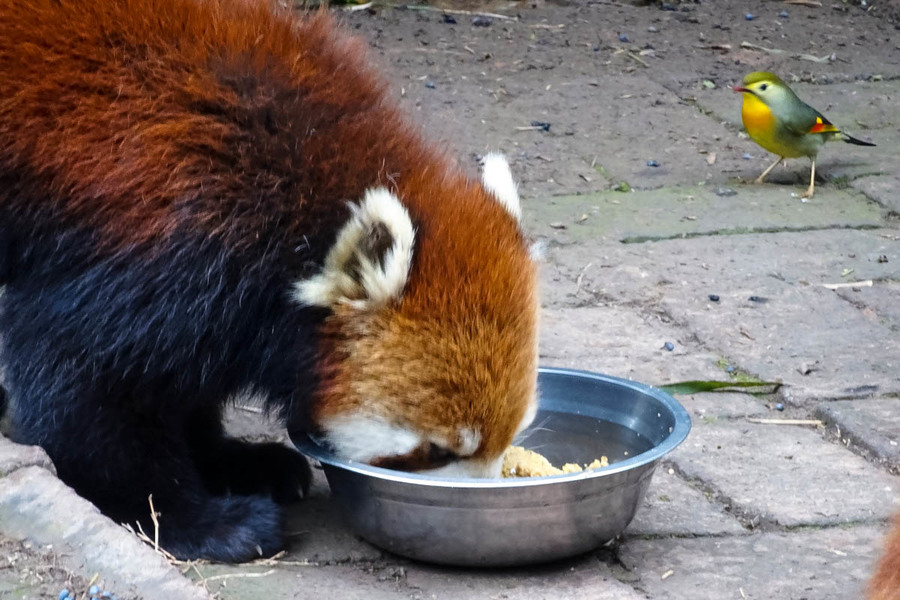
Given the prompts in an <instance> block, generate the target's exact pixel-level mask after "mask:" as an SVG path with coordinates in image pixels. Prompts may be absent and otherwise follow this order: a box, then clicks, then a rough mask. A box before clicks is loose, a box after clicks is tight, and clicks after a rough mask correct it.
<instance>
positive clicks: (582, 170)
mask: <svg viewBox="0 0 900 600" xmlns="http://www.w3.org/2000/svg"><path fill="white" fill-rule="evenodd" d="M497 4H499V3H494V5H493V7H494V8H496V5H497ZM525 4H529V5H530V4H539V5H540V6H538V8H529V7H527V6H523V5H525ZM567 4H569V5H567V6H563V5H555V4H547V5H543V4H542V3H520V4H519V8H518V9H517V10H518V13H519V14H520V15H521V19H520V20H519V21H509V22H507V21H501V20H495V21H494V22H493V24H492V25H491V26H490V27H484V28H482V27H477V28H476V27H472V26H471V25H470V24H469V21H468V20H467V18H466V17H464V16H458V17H457V20H458V24H456V25H452V24H447V23H445V22H444V20H443V19H442V18H441V17H440V15H439V14H436V13H426V12H415V11H402V10H393V9H385V10H382V11H379V12H378V13H377V14H369V13H366V12H365V11H363V12H361V13H354V14H353V15H351V16H348V17H347V18H346V19H347V22H348V23H349V25H350V26H351V27H354V28H357V29H358V30H359V32H360V33H361V34H362V35H366V36H367V37H368V38H369V39H370V41H371V43H372V46H373V48H374V49H375V60H376V62H379V64H380V65H381V66H382V67H383V68H385V69H386V70H387V72H388V73H389V74H390V75H391V77H392V81H393V82H395V83H396V85H395V86H394V87H395V88H396V91H397V93H398V96H400V97H401V98H402V101H403V102H404V103H405V104H406V105H407V106H408V107H409V108H410V110H411V111H412V112H413V113H414V114H416V115H417V118H418V119H419V120H420V121H421V122H422V124H423V125H424V126H425V127H426V128H427V130H428V132H429V134H431V135H434V136H435V137H439V138H442V139H446V140H448V143H449V144H450V145H451V147H453V148H454V151H455V152H456V154H457V155H458V156H461V157H465V158H463V159H462V160H463V162H464V163H466V166H467V167H472V168H474V159H473V158H472V157H473V156H474V155H478V154H483V153H484V152H486V151H487V150H489V149H497V148H499V149H501V150H503V151H505V152H507V153H508V154H509V156H510V157H511V160H512V166H513V170H514V172H515V174H516V176H517V177H518V178H519V180H520V181H521V190H522V193H523V202H524V209H525V213H526V219H527V227H528V229H529V232H530V233H531V234H532V235H533V236H534V238H535V239H536V240H538V241H539V242H540V243H541V244H542V245H543V246H544V247H545V249H546V258H545V262H544V265H543V268H542V284H543V290H542V293H543V298H544V302H543V304H544V310H545V312H544V317H543V337H542V345H541V361H542V363H543V364H546V365H558V366H568V367H576V368H581V369H589V370H595V371H601V372H604V373H609V374H612V375H617V376H623V377H629V378H633V379H636V380H640V381H643V382H646V383H651V384H664V383H670V382H675V381H682V380H692V379H728V378H730V377H752V378H757V379H761V380H767V381H780V382H783V383H784V384H785V385H784V386H783V387H781V388H780V389H779V390H778V392H777V393H775V394H770V395H752V394H742V393H733V392H729V393H716V394H712V393H709V394H696V395H691V396H681V397H679V400H680V401H681V402H682V403H683V404H684V405H685V406H686V408H687V409H688V410H689V412H690V413H691V416H692V418H693V430H692V433H691V435H690V436H689V438H688V439H687V440H686V441H685V443H684V444H683V445H682V446H681V447H680V448H678V449H677V450H676V451H675V452H673V453H672V454H671V455H670V456H669V457H668V458H667V460H666V461H665V463H664V464H663V465H662V467H661V468H660V469H658V470H657V472H656V474H655V475H654V478H653V481H652V483H651V486H650V490H649V492H648V494H647V497H646V499H645V502H644V504H643V506H642V507H641V509H640V511H639V512H638V514H637V516H636V517H635V519H634V521H633V522H632V523H631V525H630V526H629V527H628V529H627V530H626V531H625V533H624V534H623V535H622V536H621V537H620V539H618V540H616V541H615V542H614V543H612V544H610V545H609V546H608V547H606V548H601V549H598V550H597V551H596V552H593V553H589V554H588V555H585V556H581V557H578V558H575V559H571V560H566V561H561V562H559V563H556V564H551V565H545V566H541V567H532V568H528V569H510V570H489V571H487V570H486V571H479V570H462V569H448V568H442V567H434V566H430V565H424V564H418V563H414V562H409V561H406V560H403V559H400V558H397V557H395V556H391V555H388V554H385V553H383V552H381V551H380V550H378V549H376V548H374V547H372V546H370V545H368V544H366V543H365V542H362V541H360V540H359V539H357V538H355V537H354V536H353V534H352V533H351V532H349V531H348V530H347V529H346V528H345V527H344V525H343V524H342V521H341V518H340V515H339V514H336V512H335V510H334V508H333V507H332V505H331V504H330V503H329V501H328V488H327V484H326V483H325V481H324V478H323V477H322V475H321V472H317V473H316V479H315V482H314V486H313V489H312V493H311V497H310V498H308V499H307V500H306V501H305V502H304V503H302V504H301V505H300V506H298V507H297V508H296V509H295V510H294V511H293V512H292V514H291V518H290V523H289V531H290V534H291V543H290V547H289V549H288V551H287V552H286V553H285V554H284V555H282V556H280V557H278V558H277V560H269V561H260V562H258V563H252V564H249V565H240V566H231V565H209V564H198V565H193V566H183V565H179V566H178V567H177V568H176V567H174V566H170V565H167V564H166V563H165V561H163V560H162V559H160V558H159V557H158V556H157V555H156V554H155V553H154V552H153V551H152V549H150V548H149V547H147V546H144V545H142V544H140V543H139V542H137V541H136V540H135V539H134V538H133V537H132V536H131V535H130V534H128V533H127V532H125V531H124V530H123V529H122V528H120V527H119V526H117V525H115V524H113V523H111V522H109V521H108V520H106V519H105V518H104V517H102V516H101V515H99V514H98V513H97V512H96V511H95V510H94V509H93V508H92V507H91V506H90V505H89V504H87V503H86V502H84V501H82V500H80V499H79V498H77V496H75V495H74V494H73V493H72V492H71V490H68V489H67V488H65V486H63V485H61V484H60V483H59V482H58V480H56V479H55V478H54V477H53V470H52V465H51V464H50V463H49V461H48V460H47V459H46V456H45V455H43V453H42V452H41V451H39V450H37V449H31V448H24V447H17V446H14V445H13V444H11V443H9V442H6V441H3V440H0V540H2V539H3V538H10V539H15V540H18V539H29V540H31V542H32V543H35V544H38V545H40V546H42V547H46V546H48V545H52V548H50V549H49V550H48V551H49V552H51V553H53V554H54V555H55V556H56V557H57V558H58V560H59V561H60V563H61V564H63V565H65V566H66V567H67V568H69V569H70V570H72V571H74V572H76V573H80V574H81V575H82V576H83V577H85V578H86V579H87V578H90V577H91V576H92V575H93V574H94V573H99V574H100V576H101V578H102V579H103V580H104V581H105V582H106V583H107V587H108V588H109V589H114V590H117V591H118V592H120V597H127V596H128V595H129V594H130V595H132V596H134V597H142V598H155V597H165V598H168V599H173V598H174V599H180V598H202V597H209V596H208V594H212V595H215V596H216V597H218V598H222V599H228V600H230V599H234V600H238V599H245V598H248V599H249V598H312V599H318V598H325V597H329V596H334V597H340V598H342V599H348V600H349V599H354V598H366V599H374V600H380V599H400V598H409V599H420V598H421V599H429V598H438V599H442V598H447V599H453V600H456V599H468V598H472V599H476V598H478V599H485V598H498V599H499V598H503V599H512V600H515V599H522V600H525V599H528V600H538V599H542V598H553V599H554V600H570V599H580V598H584V599H591V600H596V599H599V600H604V599H610V600H612V599H616V600H636V599H653V600H669V599H671V600H676V599H688V598H690V599H692V600H723V599H730V598H733V599H735V600H744V599H757V600H763V599H765V600H769V599H778V600H801V599H808V600H814V599H815V600H847V599H854V598H860V597H861V593H862V589H863V586H864V584H865V581H866V579H867V577H868V576H869V573H870V571H871V568H872V565H873V563H874V561H875V560H876V558H877V556H878V553H879V544H880V539H881V536H882V535H883V533H884V531H885V527H886V520H887V519H888V517H889V516H890V515H891V514H892V513H893V512H894V511H896V510H898V508H900V300H898V299H900V220H898V219H900V215H898V213H900V169H898V165H900V135H898V133H900V116H898V113H897V110H896V107H897V103H898V99H900V32H898V31H897V30H896V29H895V28H894V27H893V25H891V24H888V23H886V22H885V21H884V20H883V19H879V18H878V17H877V15H875V16H873V15H871V14H868V15H867V14H865V13H864V12H862V11H861V10H860V9H858V8H856V7H852V6H848V5H843V4H838V5H837V6H835V7H831V6H824V7H819V8H804V7H799V6H793V5H784V4H783V3H780V2H777V3H776V2H762V1H752V0H750V1H747V2H741V3H738V2H730V1H724V0H723V1H722V2H716V3H704V4H697V5H685V6H682V7H681V9H679V10H676V11H663V10H659V9H658V8H656V7H633V6H625V5H617V4H614V3H612V2H575V3H567ZM709 4H714V6H709ZM825 4H828V3H827V2H826V3H825ZM785 6H787V8H788V10H789V11H790V14H791V16H790V17H789V18H777V13H778V12H779V11H780V10H782V8H784V7H785ZM746 12H752V13H754V15H756V19H755V20H754V21H752V22H748V21H746V20H745V19H744V14H745V13H746ZM507 14H516V10H513V11H511V12H508V13H507ZM651 28H653V29H655V30H656V31H651ZM623 31H626V32H629V33H630V36H631V40H632V42H631V46H629V45H628V44H624V43H619V42H617V41H616V39H617V37H616V36H617V35H619V33H620V32H623ZM773 31H774V32H781V33H777V34H776V33H772V32H773ZM742 41H749V42H751V43H754V44H757V45H760V46H765V47H768V48H781V49H783V50H784V53H782V54H772V53H761V52H759V51H754V50H748V49H742V48H740V44H741V42H742ZM712 43H717V44H722V45H724V44H727V45H729V48H730V50H728V51H725V50H711V49H709V45H710V44H712ZM868 43H871V45H867V44H868ZM648 45H652V48H648V47H647V46H648ZM623 47H624V48H626V51H624V52H618V50H620V49H621V48H623ZM628 48H631V54H633V55H634V56H637V57H638V58H639V59H641V60H640V61H638V60H635V59H633V58H628V56H627V55H628V51H627V50H628ZM642 50H644V51H646V50H653V52H643V53H642V52H641V51H642ZM832 50H833V51H834V52H835V54H836V56H837V59H836V60H834V61H829V62H826V63H824V64H822V63H817V62H814V61H809V60H807V59H804V58H798V57H799V56H800V55H801V53H808V54H810V55H814V56H822V55H825V54H826V53H827V52H828V51H832ZM641 62H644V63H647V66H646V67H642V66H641ZM757 68H771V69H777V70H778V71H779V72H780V73H781V74H782V76H784V77H785V78H786V79H789V78H790V75H795V76H796V79H797V82H796V84H795V85H794V87H795V89H796V90H797V91H798V93H799V94H800V95H801V96H802V97H804V98H806V99H807V100H808V101H809V102H810V103H811V104H813V105H814V106H817V107H819V108H820V109H821V110H823V112H825V113H826V114H827V115H828V116H829V117H830V118H831V119H832V120H834V121H835V122H839V123H846V124H847V125H846V127H847V129H848V130H850V131H851V132H852V133H854V135H859V136H861V137H866V138H867V139H871V140H873V141H875V142H876V143H877V144H878V147H877V148H857V147H852V146H845V145H843V144H834V145H830V146H828V147H826V149H825V150H824V151H823V153H822V160H821V162H820V165H819V166H820V169H819V171H820V173H823V174H825V175H827V177H828V180H827V181H824V182H822V183H820V184H819V185H818V188H817V192H816V196H815V198H814V199H813V200H812V201H810V202H807V203H803V202H801V201H800V200H799V199H797V198H795V197H792V193H793V192H800V191H802V190H803V189H804V188H805V183H804V179H805V178H806V177H807V176H808V171H807V170H806V169H807V163H806V162H805V161H800V160H797V161H791V163H789V166H788V168H787V169H783V168H782V169H779V170H777V171H776V173H775V174H774V176H773V178H772V183H771V184H767V185H764V186H754V185H751V184H748V183H745V182H746V181H748V180H750V179H752V178H753V177H755V176H756V175H757V174H758V172H759V171H761V170H762V168H763V167H764V166H765V165H766V163H767V162H769V161H770V158H769V157H768V156H767V155H766V154H765V153H764V152H762V151H761V150H760V149H759V148H757V147H756V146H754V145H753V144H752V143H751V142H749V141H748V140H746V138H744V137H742V136H741V133H740V123H739V102H740V100H739V98H738V97H736V96H734V95H733V94H732V93H731V92H730V91H728V90H727V88H726V86H727V84H728V83H734V82H736V81H737V80H738V79H739V78H740V76H741V75H743V74H744V73H745V72H747V71H750V70H755V69H757ZM426 81H428V82H433V83H434V85H433V87H431V86H429V87H426V86H425V85H424V84H425V82H426ZM703 81H710V82H711V83H712V84H713V86H714V87H709V85H706V84H703V83H702V82H703ZM532 120H538V121H546V122H552V126H551V128H550V131H547V132H540V131H520V130H517V129H516V127H518V126H522V125H528V124H529V123H530V121H532ZM746 155H749V158H745V156H746ZM649 159H655V160H657V161H658V162H659V163H660V166H659V167H648V166H647V161H648V160H649ZM467 161H468V162H467ZM621 182H626V183H627V184H628V187H629V189H631V190H633V191H630V192H621V191H614V189H613V188H615V187H617V186H619V185H620V184H621ZM834 284H840V286H839V287H837V288H836V289H835V288H834ZM710 295H715V296H718V300H717V301H713V300H711V299H710ZM665 342H672V343H673V344H674V350H672V351H667V350H666V349H665V348H664V344H665ZM778 404H781V405H782V407H783V410H778V409H777V407H776V406H777V405H778ZM788 418H790V419H802V420H814V421H819V424H818V425H788V424H779V423H778V421H779V420H782V419H788ZM230 428H231V429H232V431H233V432H235V433H236V434H239V435H245V436H249V437H253V436H261V435H266V436H269V437H271V436H272V435H277V433H275V434H273V432H277V431H278V428H277V425H275V424H271V423H262V422H260V421H259V419H258V417H257V415H255V414H254V413H253V412H249V411H246V410H240V409H239V410H236V411H235V412H234V413H233V414H232V415H231V421H230ZM535 543H540V541H539V540H535ZM182 571H184V572H185V575H184V576H183V575H182ZM3 574H4V571H3V570H2V569H0V595H2V591H3V589H4V588H3ZM23 597H34V596H28V593H27V590H26V592H25V595H24V596H23Z"/></svg>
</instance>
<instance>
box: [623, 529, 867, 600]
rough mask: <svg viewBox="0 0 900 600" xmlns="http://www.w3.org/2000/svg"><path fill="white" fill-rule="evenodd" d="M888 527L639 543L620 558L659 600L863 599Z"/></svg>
mask: <svg viewBox="0 0 900 600" xmlns="http://www.w3.org/2000/svg"><path fill="white" fill-rule="evenodd" d="M882 533H883V528H879V527H875V526H858V527H849V528H829V529H821V530H808V531H797V532H792V533H790V534H787V533H764V534H755V535H751V536H739V537H726V538H699V539H654V540H632V541H630V542H629V543H628V544H625V545H623V546H622V548H621V549H620V551H619V558H620V559H621V560H622V561H623V562H624V563H625V565H626V566H628V567H629V568H631V569H633V571H634V572H635V574H636V575H637V576H639V578H640V581H639V586H640V587H641V589H643V590H645V591H646V592H647V593H648V595H649V597H650V598H653V600H684V599H686V598H690V599H691V600H722V599H726V598H727V599H735V600H774V599H777V600H848V599H851V598H861V597H862V590H863V589H864V587H865V582H866V581H867V580H868V577H869V575H870V573H871V569H872V566H873V564H874V561H875V557H876V556H877V553H878V548H879V546H880V540H881V535H882Z"/></svg>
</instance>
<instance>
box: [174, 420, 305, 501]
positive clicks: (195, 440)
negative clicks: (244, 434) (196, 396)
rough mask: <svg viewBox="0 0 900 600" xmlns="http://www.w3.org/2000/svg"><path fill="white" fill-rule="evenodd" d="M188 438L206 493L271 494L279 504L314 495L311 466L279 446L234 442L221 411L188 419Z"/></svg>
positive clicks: (300, 457) (297, 454) (282, 446)
mask: <svg viewBox="0 0 900 600" xmlns="http://www.w3.org/2000/svg"><path fill="white" fill-rule="evenodd" d="M185 433H186V436H185V438H186V439H187V441H188V444H190V446H191V452H192V456H193V459H194V463H195V464H196V465H197V468H198V469H199V471H200V475H201V477H202V478H203V482H204V484H205V486H206V489H207V490H208V491H209V492H210V493H212V494H215V495H230V494H238V495H247V494H269V495H271V496H272V499H273V500H274V501H275V502H277V503H279V504H286V503H289V502H295V501H297V500H300V499H301V498H302V497H303V496H304V495H306V492H307V491H308V490H309V483H310V480H311V478H312V473H311V471H310V468H309V463H308V462H306V459H305V458H303V456H302V455H301V454H300V453H298V452H297V451H296V450H292V449H290V448H288V447H287V446H284V445H282V444H278V443H250V442H244V441H242V440H238V439H234V438H229V437H227V436H226V435H225V432H224V430H223V428H222V425H221V414H220V410H219V407H218V406H212V407H203V408H201V409H198V410H196V411H195V412H194V414H193V415H191V417H190V418H189V420H188V425H187V427H186V432H185Z"/></svg>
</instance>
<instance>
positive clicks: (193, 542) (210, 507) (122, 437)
mask: <svg viewBox="0 0 900 600" xmlns="http://www.w3.org/2000/svg"><path fill="white" fill-rule="evenodd" d="M56 382H57V383H63V382H61V381H60V380H59V379H57V380H56ZM18 383H20V382H19V381H17V380H14V381H11V389H12V390H13V391H12V393H13V397H14V398H28V399H29V401H32V402H33V401H35V400H44V407H43V411H42V414H43V415H46V416H47V418H41V417H39V416H38V415H37V414H36V413H35V411H31V410H28V409H27V408H26V409H25V410H20V408H21V407H20V406H19V405H18V401H17V410H16V411H15V415H14V418H15V420H16V422H15V423H14V428H15V431H16V432H17V436H18V437H19V438H20V439H21V441H26V442H29V443H39V444H41V445H42V446H43V447H44V449H45V450H46V451H47V453H48V454H49V455H50V457H51V459H52V460H53V463H54V465H55V466H56V469H57V472H58V474H59V476H60V478H61V479H63V481H65V482H66V483H68V484H69V485H71V486H72V487H73V488H74V489H75V491H76V492H78V493H79V494H80V495H82V496H85V497H88V498H90V499H91V500H92V501H93V502H94V504H96V505H97V507H98V508H99V509H100V510H101V511H102V512H103V513H104V514H106V515H107V516H109V517H110V518H111V519H113V520H114V521H116V522H118V523H125V524H131V525H132V526H136V524H138V523H139V524H140V526H141V527H142V528H143V530H144V531H146V532H148V533H149V532H152V531H153V528H154V524H153V522H152V519H151V517H150V505H149V497H150V496H151V494H152V497H153V505H154V508H155V509H156V511H157V512H158V513H159V541H160V544H161V545H162V546H163V547H164V548H165V549H166V550H167V551H169V552H171V553H172V554H173V555H175V556H176V557H178V558H180V559H195V558H206V559H210V560H215V561H221V562H241V561H246V560H252V559H254V558H259V557H260V556H270V555H272V554H274V553H275V552H277V551H278V550H280V549H281V547H282V543H283V539H282V514H281V509H280V508H279V507H278V505H277V504H276V503H275V502H274V501H273V500H272V498H271V497H269V496H268V495H258V494H257V495H214V494H212V493H210V491H209V489H208V488H207V485H206V482H205V481H204V477H203V476H202V474H201V472H200V470H199V469H198V468H197V465H196V464H195V462H194V460H193V458H192V453H191V449H190V447H189V446H188V444H187V441H186V439H185V437H184V435H183V432H184V428H179V427H173V423H172V422H171V421H168V422H159V421H156V420H155V419H154V418H153V417H152V416H150V415H146V418H144V419H142V418H140V417H137V418H136V417H135V415H134V414H131V413H128V412H126V411H123V410H119V409H118V407H119V406H122V405H128V404H133V399H131V398H123V397H120V396H117V395H116V394H110V395H105V397H104V398H103V399H102V400H100V399H95V400H94V401H92V402H85V401H84V398H85V394H93V393H94V392H92V391H90V390H86V389H85V388H84V387H82V386H77V385H65V387H66V388H67V389H68V390H69V392H68V393H67V392H64V391H63V390H62V389H60V388H56V389H54V390H53V393H52V394H44V393H41V390H40V389H39V388H38V387H37V386H30V385H24V386H22V385H16V384H18ZM54 387H55V386H54ZM75 396H81V399H80V400H78V401H76V400H75V399H74V397H75ZM47 404H54V405H56V409H51V410H49V411H48V410H47V409H48V408H50V407H48V406H46V405H47ZM64 405H68V407H69V408H68V409H67V410H63V409H61V408H60V407H61V406H64ZM97 407H103V408H102V409H101V410H96V409H97ZM50 415H52V422H51V418H50ZM35 417H37V418H35ZM151 535H152V534H151Z"/></svg>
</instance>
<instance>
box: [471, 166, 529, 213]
mask: <svg viewBox="0 0 900 600" xmlns="http://www.w3.org/2000/svg"><path fill="white" fill-rule="evenodd" d="M481 183H482V185H484V189H486V190H487V191H488V193H489V194H491V195H492V196H493V197H494V198H496V199H497V201H498V202H500V204H502V205H503V206H504V208H506V210H507V211H508V212H509V214H511V215H512V216H513V217H515V218H516V221H521V220H522V207H521V206H520V204H519V190H518V188H517V187H516V182H515V181H513V176H512V171H510V170H509V163H508V162H506V157H504V156H503V155H502V154H500V153H498V152H491V153H490V154H488V155H487V156H485V157H484V169H483V170H482V172H481Z"/></svg>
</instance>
